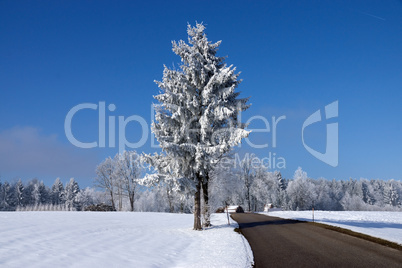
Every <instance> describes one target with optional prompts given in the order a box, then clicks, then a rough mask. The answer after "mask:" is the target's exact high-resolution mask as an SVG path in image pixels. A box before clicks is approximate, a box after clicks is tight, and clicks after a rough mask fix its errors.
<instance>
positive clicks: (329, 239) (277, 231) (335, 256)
mask: <svg viewBox="0 0 402 268" xmlns="http://www.w3.org/2000/svg"><path fill="white" fill-rule="evenodd" d="M231 216H232V218H233V219H234V220H235V221H237V222H238V223H239V227H240V230H241V232H242V233H243V235H244V236H245V237H246V238H247V240H248V242H249V243H250V246H251V249H252V250H253V254H254V262H255V267H257V268H260V267H366V268H367V267H369V268H371V267H387V268H390V267H399V268H401V267H402V251H400V250H396V249H391V248H388V247H385V246H381V245H379V244H376V243H373V242H369V241H366V240H363V239H359V238H356V237H352V236H349V235H346V234H342V233H339V232H335V231H331V230H328V229H324V228H321V227H317V226H314V225H311V224H308V223H305V222H298V221H292V220H286V219H281V218H276V217H269V216H266V215H260V214H252V213H233V214H232V215H231Z"/></svg>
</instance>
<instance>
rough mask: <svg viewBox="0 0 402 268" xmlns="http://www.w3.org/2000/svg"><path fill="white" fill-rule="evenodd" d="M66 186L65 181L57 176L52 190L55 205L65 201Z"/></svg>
mask: <svg viewBox="0 0 402 268" xmlns="http://www.w3.org/2000/svg"><path fill="white" fill-rule="evenodd" d="M64 194H65V192H64V186H63V183H62V182H61V180H60V178H57V179H56V180H55V181H54V183H53V185H52V190H51V196H52V204H53V205H60V204H63V203H64V202H65V196H64Z"/></svg>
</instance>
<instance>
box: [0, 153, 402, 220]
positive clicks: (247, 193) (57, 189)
mask: <svg viewBox="0 0 402 268" xmlns="http://www.w3.org/2000/svg"><path fill="white" fill-rule="evenodd" d="M133 154H134V155H137V154H136V153H128V152H125V153H124V154H122V155H121V154H117V155H116V156H115V157H114V158H113V159H112V158H108V159H106V160H105V161H103V162H102V163H101V164H100V165H99V166H98V167H97V173H98V177H97V179H96V180H95V184H94V187H87V188H85V189H80V187H79V185H78V182H77V181H75V179H74V178H71V179H70V180H69V181H68V182H67V183H66V184H65V185H64V184H63V183H62V182H61V180H60V179H59V178H57V179H56V180H55V182H54V183H53V185H52V186H50V187H49V186H46V185H45V184H44V183H43V181H39V180H38V179H36V178H35V179H32V180H29V181H27V182H25V183H24V182H22V180H21V179H19V180H17V181H14V182H7V181H4V182H1V181H0V210H1V211H81V210H85V208H86V207H88V206H90V205H97V204H107V205H110V206H112V207H113V208H114V209H116V210H117V211H137V212H170V213H193V212H194V202H193V199H192V198H191V194H190V193H189V192H188V191H187V190H186V189H185V188H182V189H177V188H176V189H175V188H174V187H175V186H174V185H173V184H169V183H167V182H166V181H159V182H158V183H154V184H147V185H144V183H143V177H142V176H139V174H142V173H141V172H143V171H144V170H142V169H143V167H142V166H140V165H139V164H138V162H136V163H137V164H128V165H126V168H127V169H126V170H125V172H126V175H128V176H126V177H124V176H122V173H121V172H122V171H121V170H119V169H121V168H122V163H124V162H125V160H127V158H126V159H125V156H126V157H128V156H130V155H131V156H132V155H133ZM253 157H255V156H253ZM255 162H256V161H255V158H252V157H245V158H244V159H243V160H242V161H241V163H239V165H233V162H230V161H228V162H227V163H230V164H227V165H222V166H219V168H217V169H215V170H214V172H212V174H211V182H210V187H209V191H210V192H209V195H210V196H211V199H210V202H209V205H210V210H211V211H216V210H217V209H218V208H222V207H224V206H226V205H241V206H243V208H244V209H245V210H246V211H254V212H258V211H263V209H264V206H265V205H267V204H272V205H273V206H274V207H277V208H281V209H283V210H310V209H312V208H313V207H314V209H316V210H334V211H342V210H349V211H351V210H352V211H353V210H355V211H402V181H398V180H381V179H371V180H368V179H364V178H361V179H349V180H335V179H333V180H327V179H324V178H320V179H312V178H308V176H307V173H306V172H305V171H303V170H302V169H301V168H298V169H297V170H296V171H295V174H294V176H293V178H290V179H286V178H283V177H282V175H281V173H280V172H278V171H273V172H271V171H268V169H267V168H266V167H265V166H263V165H262V164H261V163H260V164H258V161H257V165H256V164H255ZM126 163H128V162H126ZM105 166H106V168H105ZM123 166H124V165H123ZM108 168H109V169H108ZM130 168H131V169H135V171H133V170H130ZM102 169H103V171H105V170H106V171H107V172H109V174H111V177H108V178H102V179H103V180H106V181H103V182H104V184H103V185H102V184H101V183H100V181H99V180H100V176H102V175H101V173H100V171H99V170H102ZM130 174H131V175H133V174H135V175H133V176H132V177H131V178H130V176H129V175H130ZM108 179H110V180H108ZM127 180H130V182H128V181H127ZM105 185H108V187H105ZM127 185H130V186H131V192H130V190H129V191H127V189H130V188H127V187H128V186H127ZM129 194H131V197H132V198H130V196H129ZM202 205H203V206H205V204H202Z"/></svg>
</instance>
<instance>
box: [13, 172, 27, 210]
mask: <svg viewBox="0 0 402 268" xmlns="http://www.w3.org/2000/svg"><path fill="white" fill-rule="evenodd" d="M15 197H16V206H17V207H22V206H24V201H25V200H24V184H23V183H22V181H21V179H19V180H18V182H17V184H16V185H15Z"/></svg>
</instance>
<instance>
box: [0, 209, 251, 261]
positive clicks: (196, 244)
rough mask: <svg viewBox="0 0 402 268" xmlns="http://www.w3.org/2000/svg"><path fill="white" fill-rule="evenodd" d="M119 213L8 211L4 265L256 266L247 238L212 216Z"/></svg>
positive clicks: (3, 226) (1, 222)
mask: <svg viewBox="0 0 402 268" xmlns="http://www.w3.org/2000/svg"><path fill="white" fill-rule="evenodd" d="M192 223H193V215H188V214H168V213H129V212H121V213H118V212H116V213H113V212H2V213H0V267H192V268H193V267H250V266H251V263H252V260H253V256H252V252H251V249H250V246H249V244H248V242H247V240H246V239H244V237H243V236H241V235H239V234H238V233H236V232H234V231H233V229H234V227H237V223H235V222H233V221H232V224H231V226H230V227H229V226H228V225H227V218H226V214H214V215H212V224H213V225H214V227H212V228H210V229H208V230H205V231H193V230H192Z"/></svg>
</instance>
